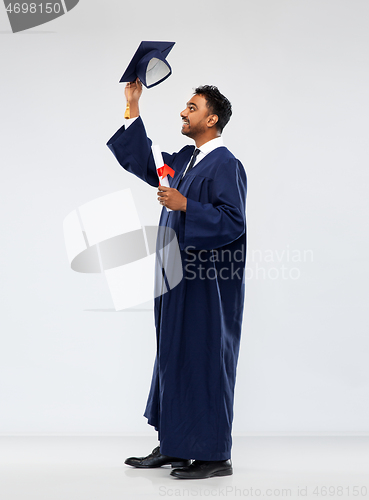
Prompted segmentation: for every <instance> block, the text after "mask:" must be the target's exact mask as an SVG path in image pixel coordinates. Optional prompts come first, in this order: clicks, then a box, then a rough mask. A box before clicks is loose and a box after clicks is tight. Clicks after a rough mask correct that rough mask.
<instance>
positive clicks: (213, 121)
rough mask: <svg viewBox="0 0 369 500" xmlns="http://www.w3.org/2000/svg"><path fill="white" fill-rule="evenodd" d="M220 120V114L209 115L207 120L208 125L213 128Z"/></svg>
mask: <svg viewBox="0 0 369 500" xmlns="http://www.w3.org/2000/svg"><path fill="white" fill-rule="evenodd" d="M217 122H218V115H209V116H208V118H207V121H206V125H207V126H208V127H209V128H211V127H214V126H215V125H216V124H217Z"/></svg>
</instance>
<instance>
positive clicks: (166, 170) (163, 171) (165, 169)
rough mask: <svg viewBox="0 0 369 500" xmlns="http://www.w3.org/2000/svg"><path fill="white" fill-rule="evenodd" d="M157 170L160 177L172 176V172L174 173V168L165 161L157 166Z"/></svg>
mask: <svg viewBox="0 0 369 500" xmlns="http://www.w3.org/2000/svg"><path fill="white" fill-rule="evenodd" d="M157 172H158V175H159V177H161V178H163V177H166V176H167V175H170V176H171V177H174V173H175V172H174V170H173V169H172V168H171V167H170V166H169V165H167V164H166V163H164V165H163V166H162V167H160V168H158V169H157Z"/></svg>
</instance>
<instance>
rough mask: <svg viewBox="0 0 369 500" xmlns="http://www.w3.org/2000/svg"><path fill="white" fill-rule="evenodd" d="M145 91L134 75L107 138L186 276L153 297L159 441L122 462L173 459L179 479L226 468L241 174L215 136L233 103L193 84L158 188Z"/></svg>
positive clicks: (241, 231) (152, 411)
mask: <svg viewBox="0 0 369 500" xmlns="http://www.w3.org/2000/svg"><path fill="white" fill-rule="evenodd" d="M141 94H142V84H141V82H140V80H139V79H138V78H137V79H136V80H135V81H134V82H131V83H128V84H127V85H126V88H125V96H126V100H127V104H128V106H129V110H130V118H129V119H125V123H124V125H123V126H122V127H121V128H120V129H119V130H118V131H117V132H116V133H115V134H114V135H113V137H112V138H111V139H110V140H109V141H108V143H107V145H108V147H109V148H110V150H111V151H112V152H113V154H114V155H115V157H116V159H117V160H118V162H119V163H120V165H121V166H122V167H123V168H124V169H125V170H126V171H127V172H131V173H132V174H134V175H136V176H138V177H139V178H140V179H142V180H143V181H145V182H147V183H148V184H150V185H151V186H153V187H155V188H157V199H158V201H159V203H160V204H161V205H162V206H163V209H162V212H161V217H160V222H159V226H160V227H166V228H171V229H172V230H173V231H174V232H175V234H176V236H177V239H178V242H179V248H180V254H181V259H182V268H183V269H182V270H183V279H182V280H181V282H180V283H179V284H178V285H177V286H175V287H174V288H172V289H170V290H168V291H167V293H164V294H163V295H161V296H160V297H157V298H156V299H155V326H156V335H157V354H156V360H155V365H154V371H153V376H152V381H151V388H150V391H149V396H148V401H147V405H146V409H145V413H144V416H145V417H146V418H147V419H148V423H149V424H150V425H152V426H154V427H155V429H156V430H157V431H158V439H159V442H160V444H159V446H158V447H157V448H155V449H154V450H153V451H152V453H150V454H149V455H148V456H146V457H131V458H128V459H127V460H126V461H125V463H126V464H128V465H131V466H133V467H138V468H152V467H160V466H162V465H166V464H170V465H171V466H172V467H173V470H172V471H171V475H172V476H174V477H177V478H180V479H188V478H191V479H202V478H207V477H213V476H225V475H230V474H232V473H233V469H232V463H231V447H232V437H231V430H232V420H233V400H234V387H235V378H236V366H237V359H238V353H239V345H240V335H241V324H242V315H243V306H244V293H245V283H244V269H245V260H246V216H245V203H246V174H245V170H244V168H243V166H242V164H241V162H240V161H239V160H237V159H236V158H235V157H234V156H233V154H232V153H231V152H230V151H229V150H228V149H227V148H226V147H225V146H224V144H223V140H222V137H221V135H222V131H223V128H224V127H225V125H226V124H227V123H228V121H229V119H230V117H231V114H232V108H231V104H230V102H229V101H228V99H227V98H226V97H225V96H224V95H222V94H221V93H220V91H219V90H218V89H217V87H215V86H209V85H205V86H202V87H198V88H196V89H195V92H194V94H193V95H192V96H191V97H190V98H189V100H188V102H187V103H186V105H185V108H184V109H183V111H181V113H180V116H181V118H182V129H181V132H182V134H183V135H185V136H187V137H188V138H189V139H192V141H194V145H188V146H185V147H184V148H183V149H181V150H180V151H179V152H177V153H173V154H168V153H163V159H164V162H165V163H166V164H167V165H169V167H171V168H172V169H173V170H174V175H173V178H170V180H169V182H170V187H164V186H159V179H158V175H157V171H156V167H155V163H154V159H153V155H152V151H151V141H150V139H148V137H147V134H146V130H145V127H144V124H143V121H142V119H141V116H140V111H139V100H140V97H141ZM153 194H154V193H153ZM167 208H169V209H170V211H168V210H167ZM159 234H160V233H159Z"/></svg>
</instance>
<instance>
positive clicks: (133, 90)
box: [124, 78, 142, 109]
mask: <svg viewBox="0 0 369 500" xmlns="http://www.w3.org/2000/svg"><path fill="white" fill-rule="evenodd" d="M124 93H125V96H126V99H127V102H129V105H130V106H131V109H132V105H134V104H137V105H138V101H139V99H140V97H141V94H142V83H141V82H140V80H139V79H138V78H136V80H135V81H134V82H130V83H127V85H126V88H125V89H124Z"/></svg>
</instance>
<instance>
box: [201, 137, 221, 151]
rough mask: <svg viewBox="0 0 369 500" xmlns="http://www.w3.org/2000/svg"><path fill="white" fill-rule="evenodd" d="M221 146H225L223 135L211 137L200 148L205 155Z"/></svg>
mask: <svg viewBox="0 0 369 500" xmlns="http://www.w3.org/2000/svg"><path fill="white" fill-rule="evenodd" d="M221 146H224V144H223V138H222V137H216V138H215V139H211V140H210V141H208V142H205V144H203V145H202V146H201V147H200V148H198V149H199V150H200V152H201V153H202V154H203V155H204V156H205V155H207V154H208V153H210V152H211V151H213V150H214V149H216V148H220V147H221Z"/></svg>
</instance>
